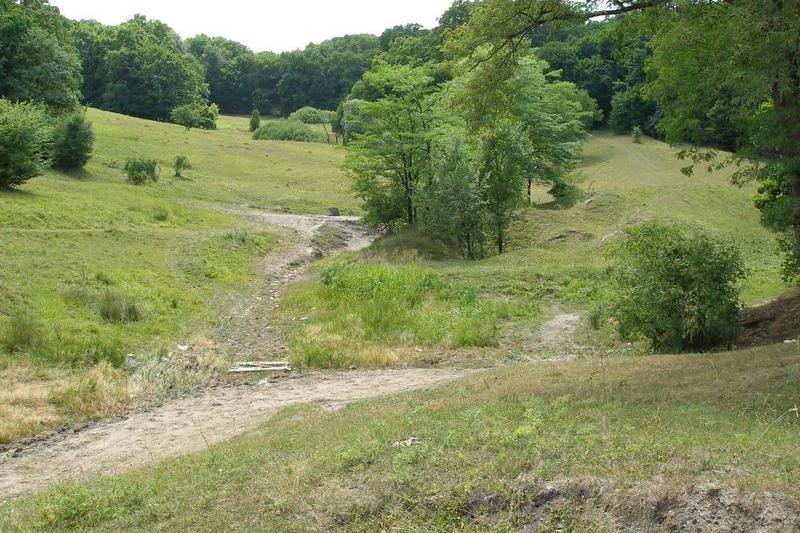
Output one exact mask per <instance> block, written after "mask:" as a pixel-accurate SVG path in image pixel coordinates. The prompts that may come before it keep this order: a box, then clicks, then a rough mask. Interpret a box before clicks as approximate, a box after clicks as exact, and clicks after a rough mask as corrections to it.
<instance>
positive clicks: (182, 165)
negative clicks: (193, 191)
mask: <svg viewBox="0 0 800 533" xmlns="http://www.w3.org/2000/svg"><path fill="white" fill-rule="evenodd" d="M172 167H173V168H174V169H175V177H176V178H182V177H183V176H182V175H181V171H183V170H191V168H192V164H191V163H190V162H189V158H188V157H186V156H185V155H179V156H175V160H174V161H173V162H172Z"/></svg>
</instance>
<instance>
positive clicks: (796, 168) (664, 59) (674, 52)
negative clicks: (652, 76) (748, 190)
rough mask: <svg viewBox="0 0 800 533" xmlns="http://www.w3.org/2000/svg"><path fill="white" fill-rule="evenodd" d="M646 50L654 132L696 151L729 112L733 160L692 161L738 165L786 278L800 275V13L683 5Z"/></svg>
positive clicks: (746, 3) (766, 5) (699, 155)
mask: <svg viewBox="0 0 800 533" xmlns="http://www.w3.org/2000/svg"><path fill="white" fill-rule="evenodd" d="M678 44H680V46H678ZM652 46H653V49H654V56H653V60H652V68H653V70H654V72H655V73H656V74H657V78H656V80H655V81H654V82H652V83H651V85H650V87H649V88H650V91H651V94H653V95H654V96H655V97H656V98H658V100H659V103H660V104H661V106H662V108H663V110H664V118H663V120H662V121H661V123H660V125H659V127H660V128H661V129H662V131H663V132H664V133H665V134H666V135H667V137H668V138H669V139H670V140H688V141H692V142H695V143H699V142H702V141H703V139H704V138H705V137H706V136H707V135H708V133H707V131H708V129H709V128H714V127H715V126H716V125H718V124H719V114H718V112H719V111H720V110H721V109H722V110H723V111H725V115H724V116H723V118H724V120H725V121H727V122H728V123H729V124H731V125H732V126H733V127H735V128H736V129H737V130H739V132H740V133H741V135H740V139H739V141H738V146H737V147H736V148H737V151H736V155H735V156H734V157H733V158H725V157H724V156H720V155H719V154H715V153H713V152H708V151H694V152H693V153H690V154H689V155H690V156H694V162H701V163H711V165H712V166H716V165H719V164H724V163H738V165H739V168H738V170H737V172H736V173H735V179H736V180H737V181H740V182H742V181H750V180H756V181H757V182H758V183H759V195H758V197H757V198H756V204H757V206H758V207H759V208H760V209H761V211H762V213H763V215H764V221H765V222H766V223H767V224H768V225H769V226H771V227H773V228H774V229H776V230H778V231H780V232H781V233H782V244H783V247H784V251H785V252H786V256H785V257H786V262H785V267H786V268H785V273H786V275H787V277H791V276H795V275H798V274H800V3H798V2H785V1H782V0H758V1H756V0H732V1H730V2H724V3H715V2H703V3H693V2H689V3H679V4H677V5H676V9H675V11H673V12H672V13H670V16H669V19H668V23H667V24H665V25H664V26H663V29H662V31H661V32H659V34H658V35H657V36H656V37H655V39H654V41H653V43H652ZM720 102H724V103H729V104H730V106H729V107H727V109H725V108H722V107H721V106H720ZM726 159H727V160H726ZM743 163H745V164H744V165H743Z"/></svg>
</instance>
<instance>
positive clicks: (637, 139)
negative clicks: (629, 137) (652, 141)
mask: <svg viewBox="0 0 800 533" xmlns="http://www.w3.org/2000/svg"><path fill="white" fill-rule="evenodd" d="M633 142H634V143H635V144H642V128H641V127H640V126H638V125H637V126H634V127H633Z"/></svg>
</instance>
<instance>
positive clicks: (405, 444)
mask: <svg viewBox="0 0 800 533" xmlns="http://www.w3.org/2000/svg"><path fill="white" fill-rule="evenodd" d="M420 442H422V441H421V440H419V439H418V438H417V437H408V438H407V439H406V440H399V441H397V442H395V443H393V444H392V448H410V447H411V446H416V445H417V444H419V443H420Z"/></svg>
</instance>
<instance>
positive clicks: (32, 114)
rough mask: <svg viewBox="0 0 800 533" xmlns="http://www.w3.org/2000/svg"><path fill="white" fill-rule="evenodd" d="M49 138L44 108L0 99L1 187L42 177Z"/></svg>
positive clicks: (49, 128) (48, 125)
mask: <svg viewBox="0 0 800 533" xmlns="http://www.w3.org/2000/svg"><path fill="white" fill-rule="evenodd" d="M52 138H53V130H52V128H51V126H50V124H49V122H48V119H47V114H46V112H45V111H44V109H42V108H41V107H39V106H36V105H33V104H30V103H21V104H12V103H11V102H9V101H8V100H4V99H0V187H11V186H14V185H19V184H21V183H24V182H26V181H28V180H29V179H31V178H33V177H36V176H39V175H41V174H42V172H44V170H45V169H46V168H47V166H48V165H49V164H50V153H51V143H52Z"/></svg>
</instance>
